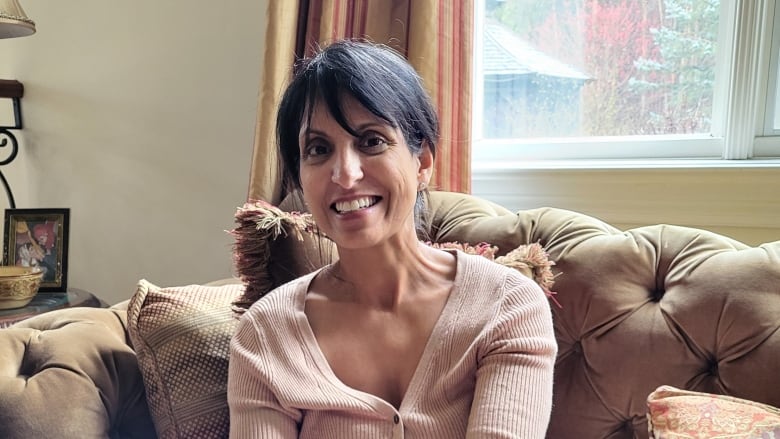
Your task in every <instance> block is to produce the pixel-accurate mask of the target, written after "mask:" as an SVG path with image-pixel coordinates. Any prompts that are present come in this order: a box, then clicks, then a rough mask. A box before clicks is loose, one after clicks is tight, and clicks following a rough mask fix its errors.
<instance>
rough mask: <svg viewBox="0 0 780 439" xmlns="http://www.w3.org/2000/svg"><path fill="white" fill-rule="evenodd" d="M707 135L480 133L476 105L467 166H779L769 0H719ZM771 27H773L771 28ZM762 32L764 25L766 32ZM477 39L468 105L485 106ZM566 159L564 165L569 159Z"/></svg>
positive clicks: (477, 18)
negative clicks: (492, 135)
mask: <svg viewBox="0 0 780 439" xmlns="http://www.w3.org/2000/svg"><path fill="white" fill-rule="evenodd" d="M474 7H475V15H474V23H475V26H474V35H475V36H479V35H482V30H483V25H484V14H483V11H484V7H485V0H475V2H474ZM720 7H721V19H720V28H719V41H718V52H717V54H716V57H717V65H718V66H719V68H718V70H717V71H716V72H715V75H716V85H715V90H714V93H715V95H714V100H713V126H712V133H711V135H707V134H699V135H661V136H616V137H589V138H582V137H579V138H552V139H484V138H483V135H482V134H483V131H482V126H481V124H482V120H481V117H478V116H479V113H477V112H476V111H474V116H475V117H473V118H472V120H473V126H472V134H473V139H474V141H473V144H472V146H473V148H472V166H473V168H474V169H475V170H481V171H488V170H490V169H494V168H503V169H507V167H515V168H520V169H522V168H526V167H537V168H538V167H545V166H549V167H552V168H559V167H567V166H573V167H577V168H580V167H587V166H589V164H590V165H591V166H592V167H594V168H603V167H613V166H620V162H621V161H622V162H624V164H625V166H626V167H637V166H638V167H648V166H650V167H652V166H658V167H665V166H672V167H677V166H680V162H682V163H684V166H715V167H720V166H723V165H739V166H742V165H747V164H748V162H750V164H751V165H760V166H778V167H780V129H778V130H774V129H772V130H768V128H771V127H772V125H771V124H772V123H773V121H774V113H775V99H774V97H775V96H776V95H777V90H778V78H777V76H778V68H777V64H778V58H779V57H778V55H777V54H778V52H780V14H778V15H779V16H778V17H775V13H776V8H775V4H774V1H771V0H722V1H721V5H720ZM773 27H774V29H775V30H776V32H774V34H775V35H774V36H773V32H772V29H773ZM767 29H768V31H765V30H767ZM481 50H482V41H481V38H475V41H474V53H475V56H474V72H475V74H474V78H473V79H474V81H473V87H474V100H473V105H474V109H480V111H481V109H482V108H483V104H484V103H483V101H482V94H483V85H482V80H481V75H477V74H476V72H480V71H481V68H482V66H481V57H480V56H476V54H479V53H481ZM567 163H568V164H567Z"/></svg>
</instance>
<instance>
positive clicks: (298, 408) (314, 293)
mask: <svg viewBox="0 0 780 439" xmlns="http://www.w3.org/2000/svg"><path fill="white" fill-rule="evenodd" d="M277 134H278V141H279V142H278V143H279V148H280V154H281V158H282V162H283V166H284V171H285V173H286V175H287V177H288V178H289V183H290V184H291V185H292V187H293V188H296V189H299V190H301V191H302V193H303V197H304V200H305V202H306V204H307V206H308V208H309V211H310V212H311V213H312V215H313V217H314V219H315V221H316V223H317V225H318V227H319V229H320V230H321V231H322V232H323V233H325V234H326V235H327V236H328V237H330V238H331V239H332V240H333V241H334V242H335V243H336V245H337V247H338V252H339V261H338V262H336V263H334V264H332V265H329V266H327V267H324V268H323V269H320V270H318V271H316V272H315V273H312V274H309V275H306V276H303V277H302V278H299V279H297V280H295V281H293V282H291V283H288V284H286V285H284V286H282V287H279V288H277V289H276V290H274V291H272V292H271V293H269V294H268V295H266V296H264V297H263V298H262V299H260V300H258V301H257V302H256V303H255V304H254V305H253V306H252V307H251V308H250V309H249V310H248V311H247V312H246V313H245V314H244V316H243V317H242V319H241V321H240V322H239V325H238V329H237V331H236V334H235V335H234V337H233V340H232V342H231V355H230V370H229V379H228V402H229V405H230V417H231V419H230V428H231V437H237V438H239V437H240V438H249V437H256V438H295V437H301V438H309V437H311V438H340V439H346V438H380V437H417V438H458V437H467V436H469V437H522V438H542V437H544V434H545V431H546V427H547V423H548V421H549V415H550V409H551V400H552V368H553V363H554V359H555V354H556V344H555V338H554V334H553V329H552V319H551V313H550V309H549V306H548V303H547V299H546V298H545V295H544V294H543V293H542V291H541V289H540V288H539V287H538V286H537V285H536V284H535V283H533V282H532V281H530V280H529V279H527V278H526V277H524V276H522V275H520V274H518V273H517V272H515V271H514V270H511V269H508V268H505V267H503V266H500V265H499V264H496V263H494V262H491V261H489V260H487V259H485V258H483V257H481V256H471V255H466V254H464V253H461V252H456V251H443V250H438V249H434V248H432V247H430V246H427V245H425V244H424V243H422V242H421V241H420V240H419V239H418V235H417V232H416V228H417V227H418V226H420V224H418V223H419V222H420V221H421V220H422V219H423V217H424V215H423V213H424V209H425V206H424V199H425V197H424V195H425V190H426V187H427V185H428V182H429V180H430V177H431V172H432V169H433V162H434V157H435V152H436V142H437V140H438V122H437V117H436V114H435V111H434V109H433V107H432V105H431V102H430V99H429V97H428V96H427V94H426V93H425V91H424V90H423V88H422V85H421V82H420V79H419V77H418V75H417V74H416V72H415V71H414V69H412V67H411V66H410V65H409V64H408V63H407V62H406V61H405V60H404V59H403V58H401V57H400V56H398V55H397V54H396V53H394V52H392V51H391V50H389V49H387V48H385V47H383V46H377V45H372V44H368V43H359V42H350V41H343V42H337V43H334V44H332V45H331V46H329V47H327V48H325V49H324V50H322V51H321V52H320V53H318V54H317V55H316V56H314V57H313V58H311V59H309V60H307V61H306V62H305V63H304V64H302V65H301V66H300V67H299V70H298V72H297V73H296V75H295V77H294V79H293V81H292V83H291V84H290V85H289V86H288V88H287V90H286V92H285V94H284V96H283V98H282V102H281V104H280V108H279V112H278V122H277Z"/></svg>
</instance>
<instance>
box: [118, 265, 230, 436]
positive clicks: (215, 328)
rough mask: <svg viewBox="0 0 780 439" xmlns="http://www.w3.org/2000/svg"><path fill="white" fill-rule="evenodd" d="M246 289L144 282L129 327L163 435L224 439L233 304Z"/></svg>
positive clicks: (132, 305) (131, 310) (132, 303)
mask: <svg viewBox="0 0 780 439" xmlns="http://www.w3.org/2000/svg"><path fill="white" fill-rule="evenodd" d="M243 290H244V286H243V285H242V284H228V285H223V286H203V285H188V286H179V287H170V288H160V287H158V286H155V285H154V284H152V283H150V282H148V281H145V280H141V281H140V282H139V284H138V289H137V291H136V293H135V294H134V295H133V297H132V298H131V299H130V303H129V304H128V311H127V312H128V325H129V328H128V329H129V334H130V340H131V341H132V344H133V347H134V348H135V351H136V354H137V356H138V364H139V367H140V369H141V375H142V376H143V381H144V384H145V386H146V394H147V400H148V402H149V409H150V411H151V415H152V419H153V421H154V425H155V427H156V429H157V433H158V435H159V437H160V438H161V439H165V438H193V437H197V438H224V437H227V434H228V431H229V413H228V407H227V370H228V351H229V343H230V337H231V336H232V334H233V331H234V329H235V326H236V323H237V319H236V315H235V314H234V312H233V311H232V310H231V303H232V302H233V301H234V300H235V299H236V298H237V297H238V296H240V295H241V294H242V293H243Z"/></svg>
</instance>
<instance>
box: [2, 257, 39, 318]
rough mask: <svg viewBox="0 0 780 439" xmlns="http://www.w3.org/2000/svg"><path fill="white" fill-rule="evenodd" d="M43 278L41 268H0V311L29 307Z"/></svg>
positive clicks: (6, 266) (4, 266)
mask: <svg viewBox="0 0 780 439" xmlns="http://www.w3.org/2000/svg"><path fill="white" fill-rule="evenodd" d="M41 278H43V272H42V271H41V270H40V269H39V268H33V267H16V266H10V265H3V266H0V309H11V308H21V307H23V306H27V304H28V303H30V301H31V300H32V299H33V297H35V295H36V294H37V293H38V287H40V286H41Z"/></svg>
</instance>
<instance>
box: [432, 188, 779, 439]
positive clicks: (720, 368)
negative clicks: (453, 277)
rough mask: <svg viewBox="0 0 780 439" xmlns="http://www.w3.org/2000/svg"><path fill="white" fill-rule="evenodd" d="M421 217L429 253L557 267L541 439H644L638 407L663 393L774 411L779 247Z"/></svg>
mask: <svg viewBox="0 0 780 439" xmlns="http://www.w3.org/2000/svg"><path fill="white" fill-rule="evenodd" d="M431 208H432V212H433V224H434V227H433V230H432V232H433V238H434V239H433V240H434V241H436V242H441V241H461V242H471V243H474V242H480V241H487V242H489V243H492V244H494V245H497V246H499V249H500V250H499V253H501V254H503V253H506V252H508V251H510V250H512V249H513V248H515V247H516V246H517V245H519V244H524V243H532V242H539V243H540V244H541V245H542V246H543V247H544V248H545V249H546V250H547V252H548V253H549V255H550V259H552V260H553V261H555V262H556V266H555V267H554V271H555V272H556V273H559V274H558V277H557V278H556V283H555V285H554V287H553V290H554V291H556V292H557V293H558V295H557V300H558V301H559V302H560V303H561V304H562V308H558V307H556V306H553V307H552V311H553V320H554V324H555V332H556V337H557V340H558V346H559V354H558V360H557V362H556V366H555V381H554V391H553V392H554V402H553V413H552V420H551V423H550V427H549V430H548V437H550V438H555V439H558V438H615V439H618V438H620V439H623V438H644V437H647V435H648V433H647V421H646V413H647V406H646V399H647V396H648V395H649V394H650V392H652V391H653V390H654V389H655V388H656V387H658V386H660V385H662V384H666V385H671V386H675V387H679V388H685V389H691V390H698V391H702V392H708V393H718V394H728V395H733V396H738V397H741V398H745V399H750V400H753V401H759V402H764V403H767V404H770V405H773V406H780V373H778V367H780V241H775V242H773V243H769V244H764V245H762V246H760V247H757V248H752V247H748V246H746V245H744V244H742V243H739V242H736V241H734V240H731V239H729V238H726V237H723V236H720V235H716V234H713V233H709V232H706V231H702V230H697V229H692V228H685V227H675V226H669V225H654V226H648V227H641V228H637V229H633V230H629V231H625V232H622V231H619V230H617V229H615V228H613V227H611V226H609V225H607V224H605V223H603V222H601V221H599V220H597V219H594V218H591V217H588V216H585V215H582V214H578V213H575V212H570V211H566V210H561V209H553V208H541V209H534V210H527V211H521V212H518V213H516V214H513V213H511V212H509V211H507V210H506V209H504V208H502V207H500V206H497V205H495V204H493V203H489V202H486V201H482V200H477V199H474V198H472V197H463V196H461V195H457V194H444V193H440V194H437V195H436V196H435V197H432V198H431Z"/></svg>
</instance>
